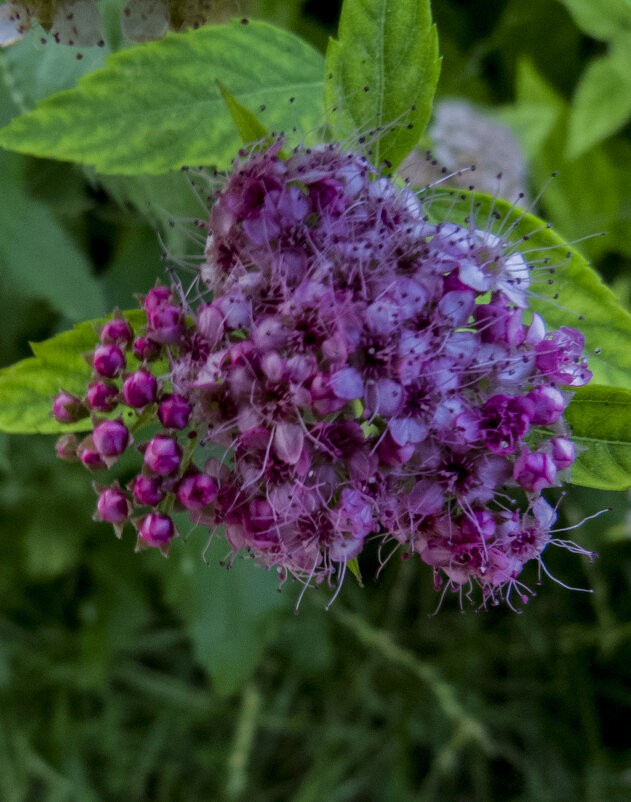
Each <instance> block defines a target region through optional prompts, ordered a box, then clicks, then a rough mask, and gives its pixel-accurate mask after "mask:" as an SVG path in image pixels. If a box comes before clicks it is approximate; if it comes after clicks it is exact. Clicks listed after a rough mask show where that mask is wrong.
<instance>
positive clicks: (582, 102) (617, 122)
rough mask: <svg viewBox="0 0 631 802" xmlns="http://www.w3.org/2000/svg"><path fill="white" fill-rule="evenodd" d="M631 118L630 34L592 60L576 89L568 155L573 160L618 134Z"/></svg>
mask: <svg viewBox="0 0 631 802" xmlns="http://www.w3.org/2000/svg"><path fill="white" fill-rule="evenodd" d="M629 117H631V35H629V37H628V38H627V39H625V40H624V41H623V42H620V43H619V44H617V45H614V46H613V47H612V49H611V51H610V52H609V53H607V55H605V56H603V57H602V58H599V59H595V60H594V61H592V62H591V63H590V64H589V65H588V67H587V68H586V69H585V72H584V73H583V75H582V76H581V79H580V81H579V83H578V86H577V88H576V93H575V95H574V101H573V104H572V113H571V116H570V125H569V132H568V143H567V155H568V158H569V159H574V158H576V157H577V156H580V155H581V153H584V152H585V151H586V150H588V149H589V148H591V147H592V146H593V145H595V144H597V143H598V142H601V141H602V140H603V139H606V138H607V137H608V136H610V135H611V134H613V133H615V132H616V131H618V130H619V129H620V128H622V126H623V125H624V124H625V123H626V122H627V120H628V119H629Z"/></svg>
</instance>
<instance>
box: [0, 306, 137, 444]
mask: <svg viewBox="0 0 631 802" xmlns="http://www.w3.org/2000/svg"><path fill="white" fill-rule="evenodd" d="M125 316H126V317H127V319H128V320H129V321H130V322H131V324H132V326H133V327H134V328H136V327H138V326H141V325H142V324H143V323H144V322H145V315H144V312H142V311H140V310H134V311H132V312H126V313H125ZM102 323H105V318H104V319H101V320H91V321H86V322H85V323H79V324H78V325H77V326H75V327H74V328H73V329H72V330H71V331H65V332H64V333H63V334H58V335H57V336H56V337H52V338H51V339H50V340H46V341H45V342H42V343H33V344H32V349H33V354H34V356H33V357H31V358H30V359H24V360H22V362H18V363H17V364H15V365H11V366H10V367H7V368H3V369H2V370H0V430H1V431H3V432H9V433H14V434H33V433H36V432H39V433H41V434H52V433H59V432H72V431H86V430H89V429H91V428H92V423H91V422H90V420H89V418H85V419H83V420H81V421H79V422H78V423H76V424H70V425H69V424H65V423H64V424H61V423H59V422H58V421H56V420H55V419H54V418H53V417H51V408H52V403H51V402H52V398H53V396H55V395H57V393H58V392H59V390H60V388H61V389H64V390H66V391H67V392H69V393H73V394H76V395H79V396H83V395H84V393H85V387H86V383H87V382H88V380H89V378H90V374H91V370H92V369H91V368H90V366H89V365H88V363H87V362H86V361H85V359H84V358H83V356H82V355H83V354H84V353H86V352H89V351H91V350H92V349H93V348H94V346H95V345H96V343H97V342H98V337H97V334H96V331H95V328H94V327H95V325H98V324H102Z"/></svg>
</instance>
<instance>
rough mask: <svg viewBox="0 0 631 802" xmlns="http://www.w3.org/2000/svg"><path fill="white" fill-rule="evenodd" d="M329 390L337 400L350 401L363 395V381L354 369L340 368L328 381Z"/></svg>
mask: <svg viewBox="0 0 631 802" xmlns="http://www.w3.org/2000/svg"><path fill="white" fill-rule="evenodd" d="M329 384H330V386H331V389H332V390H333V392H334V393H335V395H336V396H337V397H338V398H344V399H346V400H347V401H351V400H353V399H355V398H361V397H362V396H363V394H364V381H363V379H362V377H361V373H360V372H359V371H358V370H356V369H355V368H342V370H338V371H337V373H334V374H333V375H332V376H331V378H330V379H329Z"/></svg>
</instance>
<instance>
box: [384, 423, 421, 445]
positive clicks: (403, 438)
mask: <svg viewBox="0 0 631 802" xmlns="http://www.w3.org/2000/svg"><path fill="white" fill-rule="evenodd" d="M388 429H389V430H390V434H391V436H392V439H393V440H394V442H395V443H396V444H397V445H399V446H406V445H407V444H408V443H420V442H422V441H423V440H425V438H426V437H427V433H428V431H429V430H428V428H427V426H425V424H424V423H421V422H420V421H418V420H417V419H416V418H392V420H391V421H390V422H389V423H388Z"/></svg>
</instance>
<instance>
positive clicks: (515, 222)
mask: <svg viewBox="0 0 631 802" xmlns="http://www.w3.org/2000/svg"><path fill="white" fill-rule="evenodd" d="M427 203H428V210H429V214H430V217H431V219H432V220H434V221H435V222H440V221H441V220H446V219H447V220H450V221H453V222H456V223H469V221H471V220H475V221H477V224H476V225H477V226H478V227H480V228H482V229H485V230H490V231H492V232H495V233H497V234H499V235H501V236H503V237H504V238H505V239H506V240H507V241H508V242H513V243H515V245H516V248H517V250H521V251H523V252H524V253H525V257H526V259H527V260H528V261H529V262H530V263H531V264H535V265H541V264H542V263H543V260H549V262H548V264H549V268H550V269H552V268H554V272H553V273H548V272H547V270H544V268H539V271H537V269H536V268H535V273H534V276H533V279H532V285H531V290H532V292H531V296H530V299H529V305H530V308H531V309H532V310H533V311H535V312H538V313H539V314H540V315H541V316H542V317H543V318H544V320H545V321H546V323H547V324H548V327H549V328H553V329H556V328H559V327H560V326H573V327H574V328H578V329H579V330H580V331H581V332H582V333H583V334H584V335H585V343H586V350H587V352H588V353H589V352H590V351H594V350H596V349H600V351H601V352H600V353H599V354H595V355H593V356H592V357H591V358H590V360H589V367H590V369H591V370H592V372H593V373H594V381H596V382H599V383H601V384H609V385H612V386H617V387H627V388H631V315H630V314H629V313H628V312H627V311H626V310H625V309H624V308H623V307H622V306H621V305H620V304H619V302H618V300H617V298H616V296H615V295H614V294H613V292H612V291H611V290H610V289H609V288H608V287H606V286H605V285H604V284H603V282H602V280H601V279H600V277H599V275H598V274H597V273H596V271H595V270H593V269H592V268H591V267H590V266H589V264H588V262H587V260H586V259H585V258H584V257H583V256H582V255H581V254H580V253H579V252H578V251H577V250H576V249H575V248H572V247H571V246H569V245H567V244H566V243H565V240H564V239H563V238H562V237H561V236H560V235H559V234H557V233H556V232H555V231H554V230H552V229H551V228H548V227H547V224H546V223H545V222H544V221H543V220H540V219H539V218H538V217H535V215H533V214H528V213H527V212H524V211H522V210H520V209H516V208H515V207H514V206H513V205H511V204H509V203H508V202H507V201H503V200H499V199H497V198H492V197H491V196H490V195H484V194H482V193H476V192H466V191H464V190H459V191H458V192H455V191H454V192H453V193H450V197H449V198H444V197H442V198H437V199H434V200H431V199H429V200H428V201H427ZM524 238H525V239H524ZM537 272H538V273H539V275H537ZM548 281H549V282H550V283H548ZM581 318H582V319H581Z"/></svg>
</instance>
